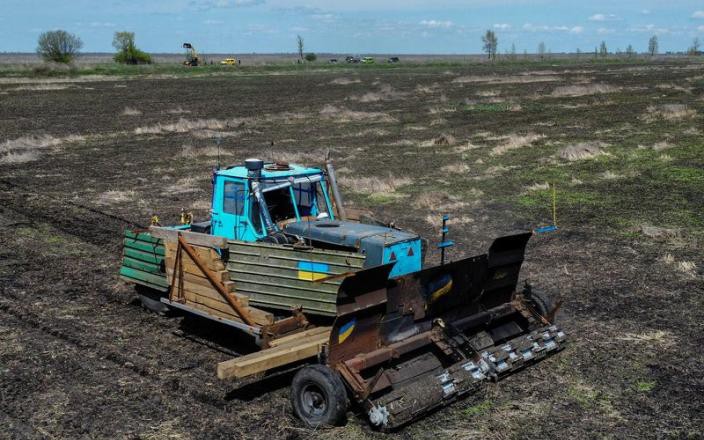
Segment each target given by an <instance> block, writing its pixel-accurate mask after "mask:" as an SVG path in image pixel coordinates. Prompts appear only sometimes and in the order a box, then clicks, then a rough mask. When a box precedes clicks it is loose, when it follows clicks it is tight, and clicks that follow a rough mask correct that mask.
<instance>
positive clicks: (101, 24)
mask: <svg viewBox="0 0 704 440" xmlns="http://www.w3.org/2000/svg"><path fill="white" fill-rule="evenodd" d="M88 26H90V27H94V28H98V27H104V28H113V27H115V23H108V22H100V21H93V22H91V23H89V24H88Z"/></svg>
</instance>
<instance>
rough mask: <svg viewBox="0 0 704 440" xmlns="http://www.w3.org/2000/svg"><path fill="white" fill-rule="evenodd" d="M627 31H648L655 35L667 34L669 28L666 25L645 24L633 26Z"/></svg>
mask: <svg viewBox="0 0 704 440" xmlns="http://www.w3.org/2000/svg"><path fill="white" fill-rule="evenodd" d="M628 31H629V32H648V33H652V34H656V35H663V34H669V33H670V29H668V28H666V27H657V26H655V25H654V24H646V25H645V26H635V27H632V28H629V29H628Z"/></svg>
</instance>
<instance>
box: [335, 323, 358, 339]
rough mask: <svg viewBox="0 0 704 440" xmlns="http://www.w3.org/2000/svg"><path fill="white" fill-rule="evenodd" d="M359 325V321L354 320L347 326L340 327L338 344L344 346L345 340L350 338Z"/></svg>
mask: <svg viewBox="0 0 704 440" xmlns="http://www.w3.org/2000/svg"><path fill="white" fill-rule="evenodd" d="M356 323H357V319H355V318H352V319H351V320H350V321H349V322H348V323H347V324H345V325H343V326H342V327H340V331H339V332H338V333H337V343H338V344H342V343H343V342H345V339H347V338H348V337H349V335H351V334H352V332H353V331H354V326H355V324H356Z"/></svg>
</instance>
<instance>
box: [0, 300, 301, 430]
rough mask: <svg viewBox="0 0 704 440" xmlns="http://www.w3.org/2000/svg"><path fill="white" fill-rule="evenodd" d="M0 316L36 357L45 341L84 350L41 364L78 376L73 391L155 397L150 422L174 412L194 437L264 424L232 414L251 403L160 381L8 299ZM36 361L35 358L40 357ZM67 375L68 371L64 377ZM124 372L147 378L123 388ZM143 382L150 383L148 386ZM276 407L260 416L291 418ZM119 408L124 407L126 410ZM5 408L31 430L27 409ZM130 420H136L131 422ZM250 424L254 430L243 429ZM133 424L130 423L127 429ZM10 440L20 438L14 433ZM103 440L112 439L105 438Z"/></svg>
mask: <svg viewBox="0 0 704 440" xmlns="http://www.w3.org/2000/svg"><path fill="white" fill-rule="evenodd" d="M0 313H3V314H5V315H6V316H7V318H8V319H6V320H4V322H5V323H12V324H14V325H13V326H12V327H13V328H20V329H21V331H22V332H23V333H24V335H25V336H23V338H24V340H26V341H31V343H32V344H36V345H38V346H40V347H42V349H41V350H39V349H38V350H37V353H39V355H40V356H41V355H42V354H43V355H46V354H48V353H49V352H47V351H46V347H50V346H51V342H49V341H47V339H54V340H57V341H60V342H61V343H65V344H68V345H69V346H71V347H75V348H76V349H78V350H79V351H80V352H85V353H86V356H85V357H83V356H74V357H72V358H70V359H68V360H67V362H66V363H65V364H61V365H60V366H58V367H57V366H56V365H53V363H54V362H56V360H55V357H54V355H53V354H52V355H51V359H49V360H48V361H47V362H41V365H42V367H49V368H51V370H52V376H55V375H56V374H59V375H60V376H61V375H62V374H68V375H69V376H70V378H80V379H79V380H78V381H77V382H78V383H74V384H72V385H71V390H73V387H75V386H76V385H79V386H80V384H81V383H86V384H87V385H88V386H99V387H112V388H114V389H113V390H112V391H110V390H106V393H107V395H106V398H114V397H115V396H118V395H120V394H122V395H124V394H126V393H127V394H128V395H132V398H131V399H128V400H127V401H128V402H149V401H153V400H155V399H156V400H158V401H159V402H160V403H162V404H163V406H164V407H165V408H163V409H162V408H159V410H160V411H162V412H161V413H160V414H151V415H150V419H149V420H151V421H152V424H153V423H154V422H155V421H157V420H161V421H168V420H171V419H173V417H174V415H173V414H171V413H172V412H173V411H174V410H175V411H176V417H178V420H179V423H178V424H179V426H181V427H183V428H184V429H185V430H187V431H188V432H189V433H191V434H196V433H197V435H195V437H196V438H212V437H222V436H226V437H230V438H237V437H238V436H240V437H241V438H249V437H247V436H243V435H242V432H243V428H244V429H245V430H246V429H251V428H252V426H260V427H261V425H257V424H256V420H255V421H254V423H251V422H249V421H247V420H241V419H240V418H237V417H233V415H235V416H236V415H237V414H238V413H240V412H241V411H242V410H243V409H244V407H245V406H246V405H248V404H249V403H248V402H238V401H227V400H225V399H221V398H219V397H217V396H218V393H206V392H202V391H199V390H197V389H195V388H194V386H192V385H189V384H185V383H183V382H182V381H180V380H178V378H169V377H164V378H162V377H160V376H159V375H158V372H156V371H153V369H151V368H149V367H147V366H143V365H138V364H136V363H134V359H129V358H127V357H125V356H123V355H122V354H120V353H118V352H115V351H113V350H109V349H107V350H106V349H104V348H102V347H101V346H99V345H98V344H94V343H90V342H87V341H85V340H83V339H81V338H80V337H77V336H76V335H74V334H72V333H71V332H70V331H67V330H66V329H61V328H57V327H53V326H51V325H47V324H45V323H43V322H42V321H41V319H39V318H38V317H37V316H36V315H35V314H33V313H31V312H27V311H26V310H21V309H19V308H17V307H14V305H12V304H10V303H8V302H7V301H0ZM33 359H36V357H34V358H33ZM88 359H96V360H97V362H98V364H96V362H95V361H94V362H89V361H87V360H88ZM102 360H105V361H107V362H109V363H110V364H111V365H112V367H111V368H107V369H106V368H105V367H104V366H101V365H100V361H102ZM67 371H68V372H70V373H66V372H67ZM120 371H122V372H124V373H127V375H129V376H133V377H138V378H140V379H143V380H138V381H137V382H136V383H137V385H135V387H134V388H132V389H127V390H125V389H124V388H123V387H122V386H119V384H118V379H119V378H120V377H123V378H124V374H121V373H119V372H120ZM40 374H41V373H40ZM144 380H146V382H145V381H144ZM57 383H59V384H61V383H63V382H62V381H60V380H59V381H57ZM201 386H202V384H201ZM3 388H4V387H3ZM23 390H24V385H22V388H21V389H20V392H21V393H22V392H24V391H23ZM2 391H3V394H6V391H7V390H2ZM10 391H11V390H10ZM76 392H77V393H78V394H79V395H80V394H81V391H80V389H78V390H77V391H76ZM3 397H4V398H5V397H7V398H11V397H12V395H11V394H10V395H7V396H3ZM14 400H16V399H10V400H8V401H14ZM267 400H270V399H267ZM167 402H168V403H167ZM193 403H196V404H197V407H196V408H194V407H193ZM273 403H274V402H272V401H269V402H268V404H269V405H271V406H270V407H269V411H267V412H265V413H263V414H261V415H258V416H259V417H267V416H278V417H279V420H282V419H289V420H290V417H289V415H288V412H289V411H288V408H286V407H285V406H282V405H281V403H282V400H281V399H279V401H278V404H276V405H274V404H273ZM83 405H84V404H81V406H82V408H81V410H82V411H86V410H87V411H88V412H91V411H94V409H93V408H91V407H90V405H88V408H85V407H83ZM135 405H137V406H138V407H137V408H133V409H132V410H133V411H139V412H141V410H142V408H141V407H139V406H140V405H139V404H136V403H135ZM174 407H175V408H174ZM120 408H121V409H125V408H124V407H123V406H121V407H120ZM130 408H131V406H130V407H128V408H127V409H126V411H127V412H129V411H130ZM3 409H4V410H5V411H6V412H7V415H8V416H9V417H10V418H11V419H13V420H16V421H20V422H21V423H22V426H25V427H26V426H29V425H27V423H26V422H24V421H23V415H22V414H21V413H20V412H18V411H22V410H24V408H21V409H20V408H17V411H12V408H11V407H9V405H8V406H6V407H5V408H3ZM154 409H155V406H149V410H150V411H153V410H154ZM275 413H279V414H275ZM0 419H1V417H0ZM129 420H134V419H133V418H130V419H129ZM204 420H212V421H213V423H207V424H204V423H203V421H204ZM260 422H263V421H260ZM85 423H87V422H83V423H82V424H81V426H80V427H81V430H88V432H95V431H94V429H95V427H85ZM250 424H251V426H242V425H250ZM265 425H266V423H265ZM121 426H124V425H121ZM131 426H132V425H130V426H129V427H131ZM143 426H144V424H141V423H137V424H135V425H134V427H135V428H140V427H143ZM287 426H291V423H285V424H284V426H283V427H282V428H283V431H284V432H282V431H281V430H280V429H278V428H276V427H275V426H269V427H268V428H269V429H265V430H263V431H259V432H257V434H258V435H257V437H259V436H260V435H261V437H262V438H272V437H274V438H278V437H281V434H283V433H286V431H287V428H286V427H287ZM129 427H128V428H129ZM22 429H24V428H22ZM272 431H274V432H272ZM277 431H278V432H277ZM83 433H84V432H81V434H83ZM63 435H65V433H61V434H60V435H59V437H62V436H63ZM72 436H73V435H69V437H72ZM99 436H100V435H99ZM12 438H16V437H15V436H14V433H13V437H12ZM28 438H46V436H45V435H40V436H35V437H28ZM105 438H110V437H109V436H107V437H105ZM130 438H131V437H130ZM137 438H139V437H137Z"/></svg>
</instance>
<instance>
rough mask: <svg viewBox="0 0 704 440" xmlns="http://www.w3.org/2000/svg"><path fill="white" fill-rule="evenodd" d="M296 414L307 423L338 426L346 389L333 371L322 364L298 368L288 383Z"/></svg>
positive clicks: (343, 416)
mask: <svg viewBox="0 0 704 440" xmlns="http://www.w3.org/2000/svg"><path fill="white" fill-rule="evenodd" d="M291 404H292V405H293V412H294V413H295V414H296V416H297V417H298V418H299V419H301V420H302V421H303V422H305V424H306V425H308V426H310V427H317V426H320V425H329V426H340V425H342V424H344V422H345V420H346V416H347V407H348V400H347V391H346V389H345V385H344V384H343V383H342V380H341V379H340V376H339V375H338V374H337V372H335V371H333V370H332V369H331V368H329V367H326V366H325V365H309V366H307V367H304V368H303V369H301V370H299V371H298V373H296V375H295V376H294V378H293V382H292V384H291Z"/></svg>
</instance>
